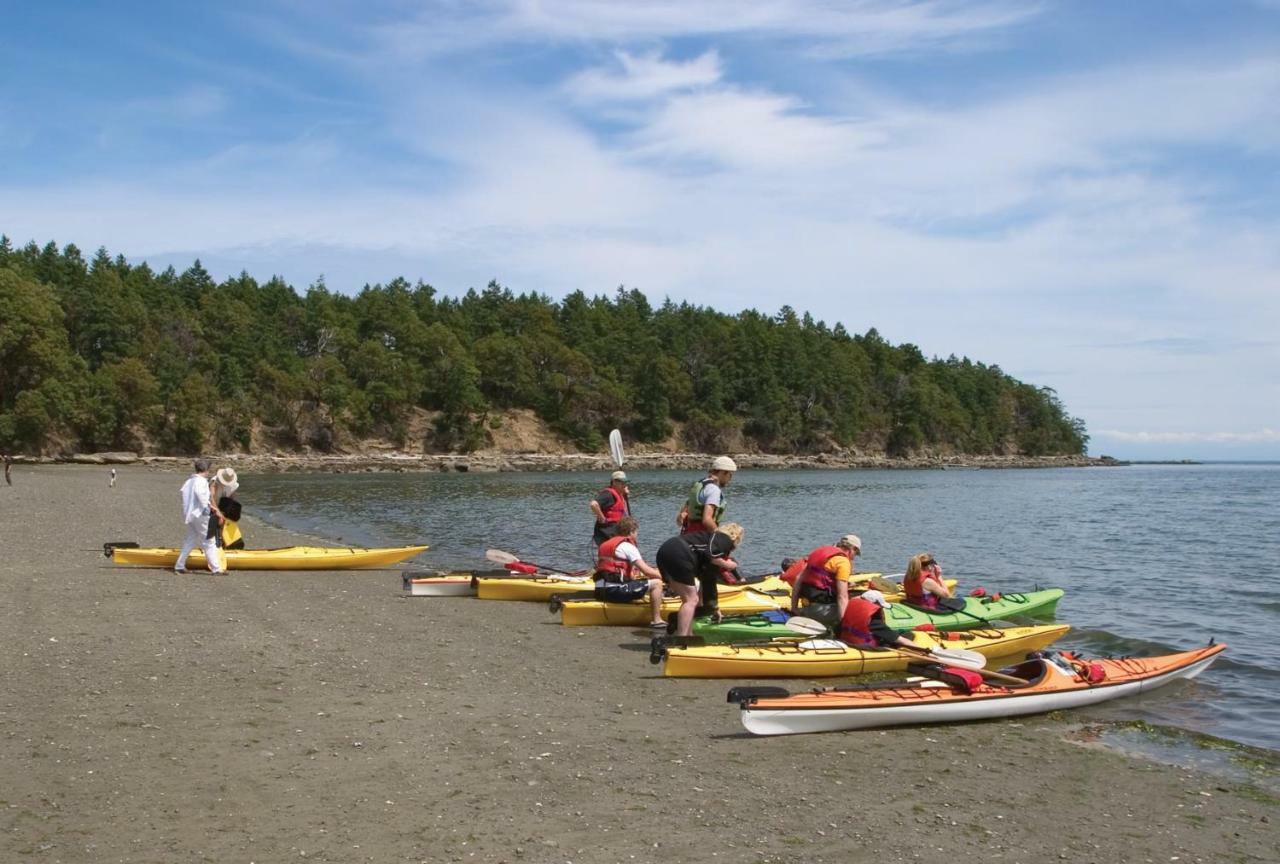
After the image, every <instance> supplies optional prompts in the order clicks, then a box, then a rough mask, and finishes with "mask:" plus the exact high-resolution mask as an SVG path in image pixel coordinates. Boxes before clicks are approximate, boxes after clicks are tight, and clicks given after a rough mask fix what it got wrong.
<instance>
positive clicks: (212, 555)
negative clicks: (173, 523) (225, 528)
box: [173, 458, 223, 573]
mask: <svg viewBox="0 0 1280 864" xmlns="http://www.w3.org/2000/svg"><path fill="white" fill-rule="evenodd" d="M211 517H217V520H218V524H221V523H222V521H223V518H222V513H221V512H220V511H219V510H218V505H217V503H216V502H214V501H213V500H211V498H210V492H209V460H208V459H204V458H200V459H197V460H196V461H195V472H194V473H193V474H192V475H191V476H190V477H188V478H187V482H185V483H183V484H182V522H183V524H184V525H186V526H187V536H186V539H185V540H183V541H182V551H181V552H179V553H178V560H177V561H176V562H174V565H173V572H174V573H187V572H188V570H187V556H188V555H190V554H191V551H192V550H193V549H195V548H196V547H197V546H202V547H203V548H204V558H205V561H206V562H207V563H208V565H209V569H210V570H211V571H212V572H214V573H221V572H223V570H222V568H221V567H219V566H218V559H219V556H218V554H217V553H218V547H217V545H216V544H215V543H214V540H213V538H212V537H210V536H209V521H210V519H211Z"/></svg>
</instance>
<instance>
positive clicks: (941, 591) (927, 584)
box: [902, 552, 951, 609]
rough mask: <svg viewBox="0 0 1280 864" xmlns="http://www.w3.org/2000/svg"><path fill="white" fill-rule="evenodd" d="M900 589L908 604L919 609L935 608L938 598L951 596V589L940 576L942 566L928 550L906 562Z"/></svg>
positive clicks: (937, 604)
mask: <svg viewBox="0 0 1280 864" xmlns="http://www.w3.org/2000/svg"><path fill="white" fill-rule="evenodd" d="M902 591H903V593H904V594H906V599H907V603H908V604H909V605H911V606H919V607H920V608H921V609H937V608H938V606H939V602H938V601H939V600H940V599H942V598H950V597H951V589H949V588H948V587H947V583H946V582H945V581H944V580H943V578H942V567H941V566H940V565H939V564H938V562H937V560H936V559H935V558H934V557H933V555H931V554H930V553H928V552H921V553H920V554H919V555H916V556H914V557H913V558H912V559H911V560H910V561H908V562H907V572H906V575H904V576H903V577H902Z"/></svg>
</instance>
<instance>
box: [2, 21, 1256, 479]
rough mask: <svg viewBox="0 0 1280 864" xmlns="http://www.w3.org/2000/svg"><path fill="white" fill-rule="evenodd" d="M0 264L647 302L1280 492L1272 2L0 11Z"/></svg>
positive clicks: (1101, 449) (1110, 445)
mask: <svg viewBox="0 0 1280 864" xmlns="http://www.w3.org/2000/svg"><path fill="white" fill-rule="evenodd" d="M4 21H5V27H4V29H3V30H0V164H3V165H4V166H5V167H4V170H3V171H0V233H4V234H7V235H8V236H10V237H11V238H13V240H14V241H15V242H19V243H24V242H26V241H28V240H31V239H34V240H36V241H37V242H41V243H43V242H45V241H47V240H50V239H56V240H57V241H58V242H60V243H67V242H74V243H76V244H77V245H79V246H81V247H82V248H85V249H89V250H92V249H95V248H96V247H98V246H106V247H107V248H108V249H109V250H111V251H112V252H124V253H125V254H127V255H129V256H130V257H131V258H133V259H136V260H142V259H145V260H148V261H150V262H151V263H152V264H153V265H158V266H164V265H167V264H170V263H172V264H174V265H175V266H177V267H178V268H179V269H182V268H185V267H186V266H188V265H189V264H190V262H191V261H192V260H193V259H194V258H196V257H199V258H200V259H201V260H202V261H203V263H204V264H205V266H206V267H208V268H209V269H210V270H211V271H212V272H213V273H214V274H215V275H217V276H226V275H231V274H234V273H238V272H239V271H240V270H241V269H245V270H248V271H249V272H250V273H251V274H253V275H255V276H257V277H259V278H262V279H265V278H267V277H268V276H270V275H272V274H276V273H279V274H282V275H283V276H285V277H286V278H287V279H288V280H289V281H290V282H291V283H292V284H294V285H295V287H297V288H299V290H303V289H305V288H306V286H307V285H309V284H311V283H312V282H314V281H315V280H316V279H317V278H319V277H320V276H322V275H323V277H324V279H325V282H326V283H327V284H328V285H329V287H330V288H333V289H337V290H342V291H356V290H359V288H360V287H361V286H362V285H363V284H365V283H366V282H381V281H386V280H388V279H390V278H392V277H394V276H397V275H405V276H407V277H409V278H411V279H418V278H421V279H423V280H424V281H427V282H430V283H431V284H433V285H435V286H436V287H437V288H439V289H440V290H441V291H444V292H446V293H460V292H463V291H465V290H466V289H467V288H468V287H471V286H482V285H484V284H485V283H487V282H488V281H489V280H490V279H497V280H499V281H500V282H502V283H503V284H505V285H508V286H510V287H511V288H512V289H513V290H517V291H523V290H537V291H543V292H546V293H549V294H551V295H553V296H560V295H563V294H564V293H566V292H568V291H571V290H574V289H583V290H585V291H587V292H590V293H601V292H611V291H612V290H613V289H614V288H615V287H617V286H618V285H627V286H630V287H637V288H640V289H641V290H643V291H645V292H646V293H647V294H649V295H650V297H651V298H654V299H655V300H657V299H660V298H662V297H663V296H671V297H673V298H677V299H688V300H692V301H695V302H701V303H706V304H710V305H713V306H716V307H718V308H721V309H725V310H729V311H733V310H737V309H741V308H745V307H756V308H760V309H765V310H770V311H772V310H776V309H777V308H778V307H780V306H782V305H783V304H790V305H792V306H794V307H796V308H799V309H805V310H809V311H812V312H813V313H814V315H815V316H816V317H819V318H822V319H825V320H826V321H828V322H829V323H834V322H835V321H841V322H843V323H844V324H845V326H846V327H847V328H849V329H850V330H853V331H856V332H862V331H865V330H866V329H868V328H870V327H876V328H877V329H879V331H880V332H881V333H882V334H883V335H884V336H885V337H886V338H888V339H890V340H892V341H894V342H914V343H916V344H917V345H919V346H920V347H921V349H922V350H923V351H924V352H925V353H926V354H929V355H938V356H943V357H945V356H947V355H949V354H957V355H968V356H970V357H972V358H975V359H978V360H982V361H984V362H988V363H995V364H998V365H1000V366H1001V368H1003V369H1005V370H1006V371H1008V372H1009V373H1011V374H1013V375H1015V376H1017V377H1019V378H1022V379H1024V380H1027V381H1031V382H1033V383H1036V384H1038V385H1043V386H1049V387H1053V388H1054V389H1056V390H1057V392H1058V394H1059V396H1060V397H1061V398H1062V400H1063V401H1064V402H1065V403H1066V405H1067V407H1068V409H1069V410H1070V411H1071V413H1073V414H1075V415H1077V416H1080V417H1082V418H1084V420H1085V421H1086V422H1087V424H1088V427H1089V431H1090V433H1091V435H1092V437H1093V442H1092V445H1091V450H1092V451H1093V452H1095V453H1109V454H1113V455H1117V456H1128V457H1134V458H1156V457H1179V458H1180V457H1192V458H1226V459H1231V458H1273V459H1274V458H1280V408H1277V406H1278V405H1280V374H1277V373H1278V372H1280V335H1277V334H1278V331H1280V242H1277V239H1278V238H1280V231H1277V228H1278V227H1280V0H1239V2H1231V0H1219V2H1186V0H1159V2H1156V0H1152V2H1136V0H1134V2H1124V3H1106V2H1066V0H1063V2H1056V0H1043V2H1008V0H974V2H954V0H938V2H928V0H921V2H894V0H862V2H856V0H850V2H822V0H772V2H766V3H754V4H753V3H742V2H728V0H714V2H704V3H696V2H649V3H644V2H633V3H626V4H623V3H613V2H604V0H542V2H533V0H524V2H500V0H480V2H453V0H447V2H417V3H415V2H408V0H401V2H387V3H377V2H363V3H356V2H335V3H323V2H303V0H296V2H269V0H259V2H252V3H249V2H245V3H241V2H234V0H232V2H221V3H217V4H164V3H124V2H115V3H91V2H81V3H67V2H50V3H44V4H9V6H8V8H7V9H6V11H5V14H4Z"/></svg>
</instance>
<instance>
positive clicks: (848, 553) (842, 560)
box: [783, 534, 862, 627]
mask: <svg viewBox="0 0 1280 864" xmlns="http://www.w3.org/2000/svg"><path fill="white" fill-rule="evenodd" d="M861 553H862V540H860V539H859V538H858V535H857V534H846V535H844V536H843V537H841V538H840V539H839V540H837V541H836V545H834V546H819V547H818V548H817V549H814V550H813V551H812V552H810V553H809V557H808V558H807V559H805V562H804V567H803V568H800V569H799V573H798V574H797V575H796V576H795V581H794V582H793V583H792V586H791V614H793V615H795V614H797V613H798V611H799V608H800V600H801V599H804V600H805V601H806V602H808V604H809V605H808V607H806V609H805V615H807V616H808V617H810V618H814V619H816V620H818V621H821V622H822V623H823V624H826V625H827V626H828V627H834V626H835V625H836V622H838V621H840V620H841V619H842V618H843V617H844V613H845V609H846V607H847V606H848V605H849V582H850V580H851V579H852V578H853V562H854V559H855V558H857V557H858V555H860V554H861ZM783 578H784V579H785V578H786V576H785V575H784V576H783Z"/></svg>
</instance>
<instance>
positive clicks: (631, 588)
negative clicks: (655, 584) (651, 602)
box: [596, 579, 649, 603]
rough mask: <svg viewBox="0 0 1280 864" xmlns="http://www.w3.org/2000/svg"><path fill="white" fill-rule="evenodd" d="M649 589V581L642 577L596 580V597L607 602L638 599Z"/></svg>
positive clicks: (627, 601) (625, 601)
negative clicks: (613, 580)
mask: <svg viewBox="0 0 1280 864" xmlns="http://www.w3.org/2000/svg"><path fill="white" fill-rule="evenodd" d="M648 590H649V583H648V582H646V581H645V580H643V579H632V580H630V581H628V582H597V583H596V599H597V600H604V601H605V602H608V603H631V602H633V601H635V600H640V599H641V598H643V597H644V595H645V593H646V592H647V591H648Z"/></svg>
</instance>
